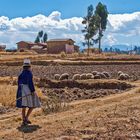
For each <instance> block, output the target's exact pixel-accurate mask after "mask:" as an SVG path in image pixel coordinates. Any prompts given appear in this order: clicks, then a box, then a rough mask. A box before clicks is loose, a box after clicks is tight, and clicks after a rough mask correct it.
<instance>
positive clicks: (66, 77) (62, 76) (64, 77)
mask: <svg viewBox="0 0 140 140" xmlns="http://www.w3.org/2000/svg"><path fill="white" fill-rule="evenodd" d="M66 79H67V80H68V79H69V74H68V73H63V74H62V75H61V76H60V78H59V80H66Z"/></svg>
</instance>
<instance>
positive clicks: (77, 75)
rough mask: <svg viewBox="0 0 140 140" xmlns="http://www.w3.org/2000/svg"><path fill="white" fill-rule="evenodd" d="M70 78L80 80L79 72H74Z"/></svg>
mask: <svg viewBox="0 0 140 140" xmlns="http://www.w3.org/2000/svg"><path fill="white" fill-rule="evenodd" d="M72 80H80V74H74V75H73V77H72Z"/></svg>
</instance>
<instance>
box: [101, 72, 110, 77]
mask: <svg viewBox="0 0 140 140" xmlns="http://www.w3.org/2000/svg"><path fill="white" fill-rule="evenodd" d="M102 73H103V74H104V75H105V76H106V77H107V78H110V77H111V76H110V74H109V73H108V72H106V71H103V72H102Z"/></svg>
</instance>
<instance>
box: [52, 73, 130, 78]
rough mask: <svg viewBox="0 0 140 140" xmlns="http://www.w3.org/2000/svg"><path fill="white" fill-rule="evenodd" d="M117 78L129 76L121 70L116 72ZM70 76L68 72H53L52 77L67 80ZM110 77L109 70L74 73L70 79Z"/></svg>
mask: <svg viewBox="0 0 140 140" xmlns="http://www.w3.org/2000/svg"><path fill="white" fill-rule="evenodd" d="M117 75H118V78H117V79H118V80H129V79H130V76H129V75H128V74H126V73H123V72H122V71H119V72H118V74H117ZM69 78H70V75H69V74H68V73H64V74H62V75H60V74H55V75H54V79H55V80H68V79H69ZM109 78H111V75H110V73H109V72H106V71H104V72H98V71H93V72H91V73H83V74H74V75H73V77H72V80H87V79H109Z"/></svg>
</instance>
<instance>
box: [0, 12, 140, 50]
mask: <svg viewBox="0 0 140 140" xmlns="http://www.w3.org/2000/svg"><path fill="white" fill-rule="evenodd" d="M81 22H82V17H81V18H80V17H73V18H69V19H62V18H61V13H60V12H58V11H54V12H52V13H51V14H50V15H49V16H45V15H36V16H33V17H26V18H22V17H19V18H14V19H11V20H10V19H9V18H8V17H4V16H2V17H0V27H1V28H0V43H3V44H7V46H8V47H15V46H16V42H18V41H20V40H25V41H34V40H35V38H36V35H37V32H38V31H40V30H44V31H45V32H47V33H48V36H49V38H72V39H74V40H75V41H76V43H77V44H79V42H82V41H83V39H84V37H83V34H82V33H81V30H82V29H83V25H82V23H81ZM139 38H140V12H135V13H131V14H115V15H114V14H113V15H112V14H110V15H109V18H108V25H107V30H106V32H105V35H104V37H103V44H104V45H114V44H134V43H136V42H137V43H139V41H140V40H139Z"/></svg>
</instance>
